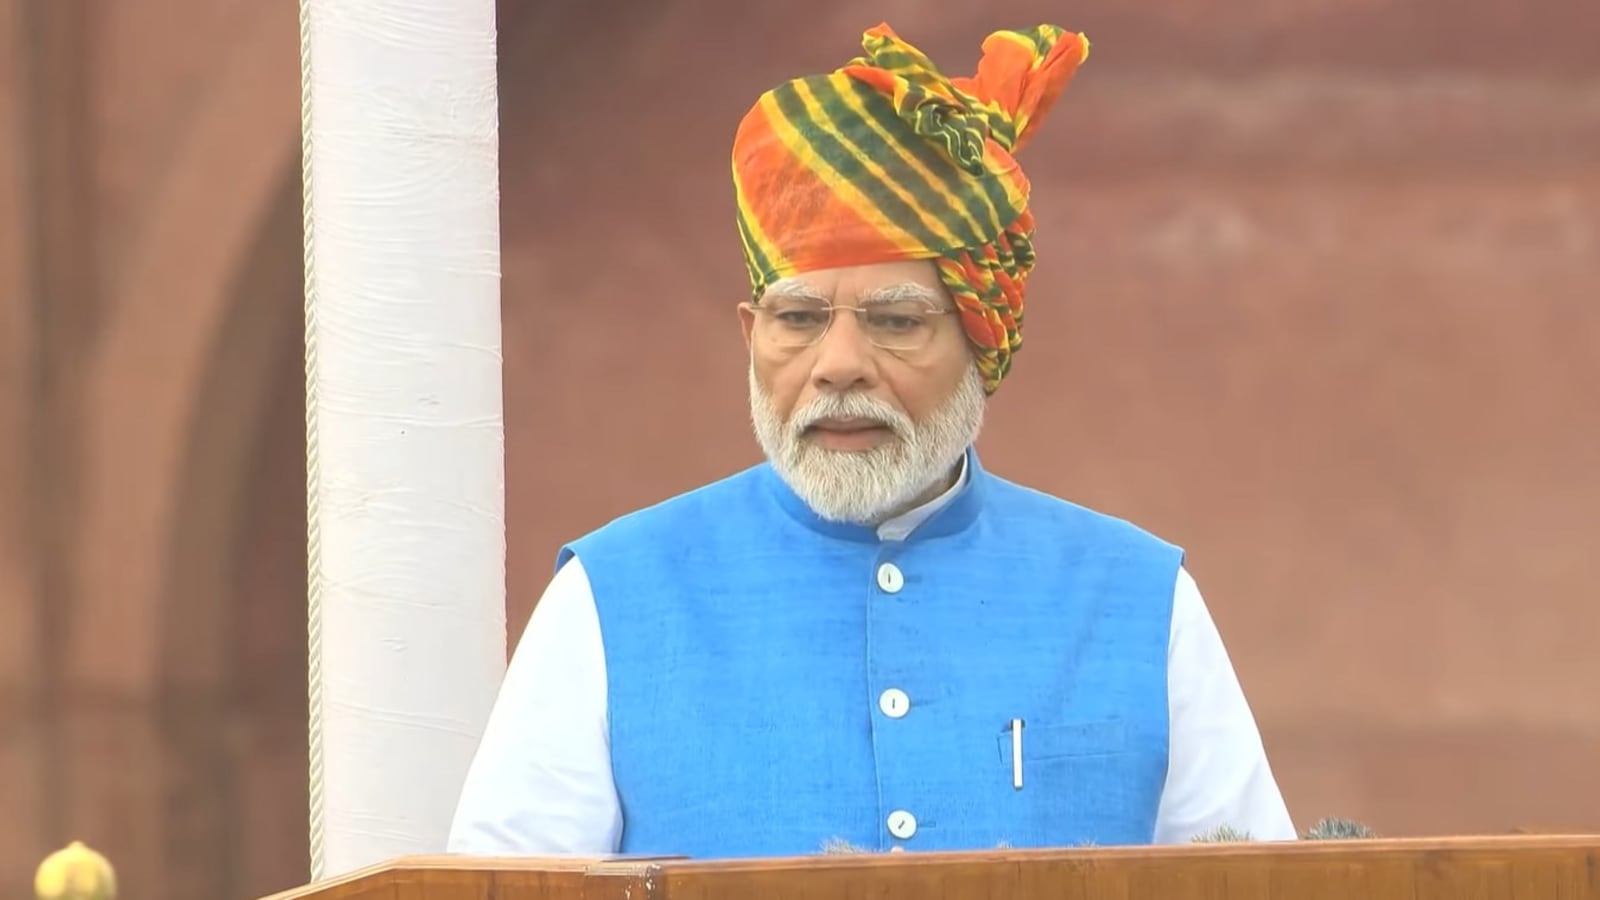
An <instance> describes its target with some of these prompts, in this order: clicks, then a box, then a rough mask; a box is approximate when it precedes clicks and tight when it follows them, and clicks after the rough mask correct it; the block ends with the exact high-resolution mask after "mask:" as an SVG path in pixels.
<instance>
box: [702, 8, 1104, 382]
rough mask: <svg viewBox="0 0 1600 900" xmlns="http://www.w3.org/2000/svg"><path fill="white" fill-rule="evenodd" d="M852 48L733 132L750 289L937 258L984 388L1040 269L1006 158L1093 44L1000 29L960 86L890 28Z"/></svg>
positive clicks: (1010, 343) (764, 99) (1020, 181)
mask: <svg viewBox="0 0 1600 900" xmlns="http://www.w3.org/2000/svg"><path fill="white" fill-rule="evenodd" d="M862 47H863V49H865V50H866V54H867V55H866V56H865V57H861V58H857V59H855V60H853V61H851V62H850V63H849V64H848V65H846V66H845V67H843V68H841V69H838V70H836V71H834V72H831V73H829V74H826V75H812V76H807V77H804V78H797V79H794V80H792V81H788V82H786V83H784V84H781V85H779V86H778V87H776V88H773V89H772V90H770V91H767V92H766V93H765V94H763V95H761V98H760V99H759V100H758V101H757V102H756V104H755V106H754V107H753V108H751V110H750V111H749V112H748V113H747V114H746V115H745V117H744V119H743V121H741V122H740V124H739V130H738V133H737V135H736V136H735V138H734V146H733V183H734V192H735V198H736V200H737V204H738V226H739V235H740V239H741V241H742V242H743V244H744V255H745V263H746V265H747V266H748V268H749V270H750V282H751V287H752V292H753V295H754V297H755V300H756V302H759V301H760V298H761V294H762V293H763V292H764V291H765V290H766V289H767V287H768V286H769V285H771V284H772V283H773V282H774V281H777V280H778V279H780V278H784V277H787V276H790V275H794V274H796V273H801V272H807V271H815V270H818V269H831V268H838V267H843V266H856V265H867V264H871V263H881V262H895V261H901V260H913V259H931V260H934V261H935V262H936V263H937V265H938V267H939V275H940V279H941V280H942V281H943V282H944V285H945V287H946V288H947V289H948V290H949V291H950V294H951V296H953V297H954V298H955V301H956V305H957V307H958V308H959V310H960V314H961V321H962V325H963V326H964V327H965V329H966V332H967V336H968V337H969V338H970V340H971V343H972V346H973V348H974V350H975V351H976V354H977V359H978V366H979V369H980V371H981V372H982V374H983V378H984V389H985V390H986V391H988V392H989V393H993V392H994V391H995V390H996V389H997V388H998V387H999V386H1000V382H1001V380H1002V379H1003V378H1005V376H1006V373H1007V372H1008V371H1010V368H1011V358H1012V355H1013V354H1015V353H1016V351H1017V348H1018V347H1020V346H1021V344H1022V308H1023V294H1024V288H1025V286H1026V283H1027V279H1028V274H1029V273H1030V272H1031V271H1032V270H1033V263H1034V253H1033V231H1034V222H1033V216H1032V214H1031V213H1030V212H1029V211H1028V179H1027V177H1026V176H1025V175H1024V174H1023V172H1022V169H1021V168H1020V167H1019V166H1018V165H1017V161H1016V159H1015V158H1014V154H1015V153H1016V152H1017V151H1018V150H1020V149H1021V148H1022V145H1023V144H1024V143H1026V142H1027V139H1028V137H1029V135H1030V133H1031V131H1032V129H1033V128H1034V127H1035V126H1037V125H1038V124H1039V122H1040V120H1042V119H1043V118H1044V116H1045V114H1046V113H1047V112H1048V111H1049V109H1050V107H1051V105H1052V104H1054V103H1055V100H1056V98H1057V97H1058V96H1059V95H1060V94H1061V91H1062V90H1063V89H1064V88H1065V87H1066V86H1067V83H1068V82H1069V81H1071V79H1072V76H1073V73H1074V72H1076V71H1077V68H1078V66H1079V65H1081V64H1082V63H1083V61H1084V60H1085V59H1087V58H1088V56H1089V42H1088V40H1087V39H1086V38H1084V36H1083V35H1081V34H1075V33H1072V32H1068V31H1064V30H1062V29H1060V28H1057V27H1055V26H1053V25H1040V26H1038V27H1036V28H1030V29H1027V30H1022V31H999V32H995V33H994V34H991V35H989V37H988V38H987V39H986V40H985V41H984V42H983V56H982V58H981V59H980V60H979V62H978V71H977V74H976V75H974V76H972V77H969V78H947V77H945V76H944V75H942V74H941V73H940V72H939V70H938V69H937V68H936V67H935V66H934V64H933V62H932V61H931V60H929V59H928V57H927V56H925V55H923V53H922V52H921V51H920V50H918V49H917V48H915V47H913V46H911V45H910V44H908V43H906V42H905V41H903V40H901V39H900V38H899V36H897V35H896V34H895V33H894V31H893V30H892V29H890V28H889V26H888V25H886V24H885V25H879V26H878V27H876V28H873V29H870V30H868V31H867V32H866V34H865V35H864V36H863V37H862Z"/></svg>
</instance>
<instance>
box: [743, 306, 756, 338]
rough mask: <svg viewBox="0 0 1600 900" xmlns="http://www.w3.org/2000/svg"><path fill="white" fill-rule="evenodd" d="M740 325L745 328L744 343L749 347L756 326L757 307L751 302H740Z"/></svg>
mask: <svg viewBox="0 0 1600 900" xmlns="http://www.w3.org/2000/svg"><path fill="white" fill-rule="evenodd" d="M739 327H740V328H742V329H743V330H744V345H745V347H746V348H747V349H748V348H749V347H750V342H751V338H752V335H753V334H754V333H755V328H756V308H755V307H754V306H751V305H750V304H749V303H741V304H739Z"/></svg>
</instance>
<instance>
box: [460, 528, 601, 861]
mask: <svg viewBox="0 0 1600 900" xmlns="http://www.w3.org/2000/svg"><path fill="white" fill-rule="evenodd" d="M621 836H622V811H621V808H620V806H619V804H618V802H617V791H616V786H615V784H614V782H613V781H612V776H611V748H610V736H609V732H608V723H607V716H606V668H605V650H604V646H603V645H602V643H601V640H600V619H599V616H598V614H597V613H596V611H595V604H594V594H593V592H592V590H591V588H590V585H589V577H588V574H587V573H585V572H584V570H583V566H582V565H581V564H580V563H579V561H578V560H577V559H576V558H573V559H572V560H570V561H569V562H568V563H567V564H566V565H565V566H562V567H561V570H560V571H559V572H557V573H556V575H555V577H554V578H553V579H551V581H550V585H549V586H548V587H547V588H546V589H545V593H544V596H543V597H542V598H541V599H540V600H539V605H538V606H537V607H535V609H534V612H533V616H532V618H531V619H530V620H529V621H528V627H527V629H526V630H525V631H524V632H523V634H522V639H521V640H520V641H519V642H518V645H517V650H516V652H515V653H514V654H513V655H512V659H511V664H510V666H508V667H507V670H506V676H505V680H504V681H503V682H502V683H501V686H500V693H499V696H498V697H497V698H496V700H495V705H494V710H493V712H491V713H490V716H489V722H488V725H487V727H486V728H485V730H484V734H483V740H482V741H481V742H480V744H479V746H478V752H477V755H476V756H475V757H474V758H473V761H472V765H471V767H470V768H469V769H468V771H467V777H466V783H465V785H464V786H463V787H462V791H461V800H460V802H459V804H458V805H457V807H456V815H455V820H454V822H453V823H452V825H451V828H450V839H449V847H448V849H449V852H451V853H462V854H471V855H477V856H562V855H578V856H588V855H606V854H611V853H615V852H616V851H617V848H618V846H619V843H620V840H621Z"/></svg>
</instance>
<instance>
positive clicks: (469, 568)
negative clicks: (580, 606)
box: [243, 0, 505, 880]
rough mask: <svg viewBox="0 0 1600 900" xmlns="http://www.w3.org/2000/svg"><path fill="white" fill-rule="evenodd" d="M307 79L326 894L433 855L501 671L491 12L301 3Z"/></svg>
mask: <svg viewBox="0 0 1600 900" xmlns="http://www.w3.org/2000/svg"><path fill="white" fill-rule="evenodd" d="M301 58H302V67H303V75H304V84H303V87H304V88H305V101H306V106H305V120H304V129H305V133H304V136H305V143H304V149H305V160H304V162H305V167H306V168H305V187H306V210H305V222H306V402H307V410H306V432H307V433H306V440H307V454H308V459H307V499H308V503H309V505H310V509H309V521H308V529H309V534H308V543H309V547H308V549H309V554H310V584H309V591H310V595H309V602H310V604H311V610H310V653H311V657H310V667H311V682H310V685H309V688H310V716H311V744H312V746H311V792H312V797H311V823H310V825H311V840H312V848H311V849H312V872H311V876H312V878H313V879H318V880H320V879H322V878H328V877H333V876H337V875H341V874H344V873H347V872H349V871H351V870H353V869H357V868H360V867H363V866H367V865H371V864H374V863H378V862H382V861H384V860H387V859H390V858H393V857H395V856H399V855H403V854H412V853H438V852H442V851H443V849H444V846H445V837H446V834H447V832H448V829H449V825H450V817H451V815H452V813H453V811H454V808H455V802H456V797H457V793H458V791H459V790H460V787H461V782H462V780H463V778H464V776H465V773H466V769H467V766H468V764H469V763H470V761H471V758H472V754H473V752H474V750H475V749H476V745H477V741H478V737H479V735H480V734H481V733H482V730H483V726H484V722H485V721H486V719H487V718H488V714H489V709H490V706H491V705H492V703H493V700H494V695H495V691H496V690H497V688H498V686H499V683H500V679H501V676H502V675H503V674H504V670H505V513H504V510H505V499H504V497H505V492H504V449H503V447H504V430H503V427H502V418H501V388H500V377H501V374H500V370H501V366H500V360H501V357H500V254H499V241H500V235H499V129H498V102H497V101H498V98H497V90H496V81H495V4H494V0H449V2H439V0H301ZM243 114H245V115H248V114H249V113H248V111H244V112H243Z"/></svg>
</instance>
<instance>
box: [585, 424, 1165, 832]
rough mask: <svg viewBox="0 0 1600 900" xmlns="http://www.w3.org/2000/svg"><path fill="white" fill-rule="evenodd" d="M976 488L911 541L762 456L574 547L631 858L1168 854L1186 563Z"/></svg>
mask: <svg viewBox="0 0 1600 900" xmlns="http://www.w3.org/2000/svg"><path fill="white" fill-rule="evenodd" d="M968 471H969V473H970V478H969V483H968V484H967V486H966V487H965V488H964V489H963V490H962V491H961V493H960V494H959V495H958V496H957V497H956V498H955V499H954V500H953V501H952V502H951V503H950V504H949V505H947V506H946V507H945V508H944V509H942V510H941V511H940V512H938V513H937V514H935V515H934V516H933V517H932V518H931V519H929V520H928V521H926V522H924V523H923V524H922V525H921V526H919V527H918V528H917V529H916V530H915V531H914V532H912V534H911V535H910V536H909V537H908V538H907V539H906V540H905V541H903V542H888V543H885V542H880V541H879V539H878V537H877V535H876V533H875V532H874V531H873V530H872V529H869V528H864V527H857V526H853V525H843V524H838V523H830V522H826V521H823V520H821V519H819V518H818V517H817V516H816V515H815V514H814V513H812V512H811V510H810V509H809V508H808V507H807V506H806V505H805V503H804V502H803V501H801V500H800V498H799V497H798V496H796V495H795V494H794V493H793V492H792V491H791V490H790V489H789V488H788V486H787V485H785V484H784V483H783V481H782V480H781V479H780V478H779V477H778V475H777V474H776V473H775V472H774V471H773V470H772V469H771V468H770V467H769V466H767V465H765V464H763V465H760V466H757V467H755V468H752V469H749V470H746V471H744V472H742V473H740V474H737V475H734V476H732V477H730V478H727V479H725V480H722V481H719V482H716V483H713V484H710V485H708V486H706V487H703V488H700V489H698V490H695V491H692V492H690V493H687V494H683V495H680V496H678V497H675V498H673V499H671V500H668V501H666V502H664V503H661V504H659V505H656V506H653V507H650V508H647V509H644V510H641V511H639V512H636V513H633V514H631V515H628V516H626V517H623V518H621V519H618V520H616V521H615V522H612V523H611V524H609V525H607V526H605V527H603V528H601V529H599V530H598V531H596V532H594V533H592V534H589V535H588V536H586V537H584V538H582V539H580V540H578V541H575V542H573V543H572V544H570V545H568V546H567V547H565V548H563V549H562V552H561V555H560V559H559V563H558V565H559V564H564V563H565V562H566V561H567V560H568V559H570V558H571V556H572V555H573V554H576V555H577V556H578V557H579V558H580V559H582V560H583V565H584V569H585V570H586V572H587V573H588V575H589V580H590V583H591V585H592V587H593V591H594V598H595V604H596V607H597V610H598V612H599V618H600V630H601V635H602V640H603V642H604V645H605V661H606V672H607V683H608V691H609V697H608V705H609V709H608V713H609V717H610V735H611V759H612V771H613V774H614V777H615V780H616V786H617V791H618V796H619V798H620V801H621V806H622V812H623V838H622V847H621V850H622V852H624V853H639V854H685V855H689V856H692V857H696V858H716V857H751V856H791V855H802V854H810V853H816V852H819V851H820V850H821V849H822V847H823V845H824V844H825V843H826V842H828V841H829V840H844V841H848V842H850V843H851V844H854V845H856V846H858V847H863V848H867V849H877V850H885V849H889V848H891V847H893V846H897V845H899V846H904V847H905V848H906V849H908V850H956V849H992V848H994V847H996V846H997V845H1000V844H1002V843H1004V844H1009V845H1010V846H1013V847H1034V846H1074V845H1079V844H1083V843H1086V842H1094V843H1097V844H1100V845H1110V844H1146V843H1149V842H1150V841H1151V840H1152V838H1153V833H1154V827H1155V818H1156V809H1157V806H1158V804H1159V802H1160V799H1161V792H1162V787H1163V785H1164V783H1165V781H1166V774H1167V725H1168V709H1167V647H1168V642H1169V639H1170V633H1171V615H1172V593H1173V588H1174V585H1175V582H1176V578H1177V573H1178V568H1179V566H1180V565H1181V564H1182V553H1181V551H1180V550H1178V549H1177V548H1175V547H1173V546H1171V545H1169V544H1166V543H1164V542H1162V541H1160V540H1157V539H1156V538H1154V537H1151V536H1150V535H1148V534H1146V533H1145V532H1143V531H1140V530H1138V529H1137V528H1135V527H1133V526H1132V525H1129V524H1127V523H1125V522H1122V521H1120V520H1117V519H1113V518H1110V517H1107V516H1103V515H1101V514H1098V513H1095V512H1092V511H1090V510H1087V509H1084V508H1082V507H1079V506H1076V505H1073V504H1070V503H1067V502H1065V501H1062V500H1059V499H1056V498H1053V497H1050V496H1047V495H1044V494H1041V493H1038V492H1036V491H1032V490H1029V489H1027V488H1023V487H1020V486H1018V485H1015V484H1012V483H1010V482H1007V481H1005V480H1003V479H1000V478H997V477H995V476H993V475H990V474H988V473H986V472H984V471H983V470H982V469H981V467H979V465H978V462H977V458H976V455H975V454H970V455H969V457H968ZM1017 723H1020V728H1021V738H1020V744H1021V748H1022V759H1021V764H1020V766H1018V765H1017V763H1016V760H1015V759H1014V757H1013V750H1014V748H1015V747H1016V745H1017V739H1016V738H1015V737H1014V736H1013V734H1012V731H1013V730H1015V728H1016V727H1017ZM1019 770H1020V775H1021V779H1020V781H1021V786H1020V787H1018V786H1017V778H1016V776H1017V775H1018V774H1019Z"/></svg>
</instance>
